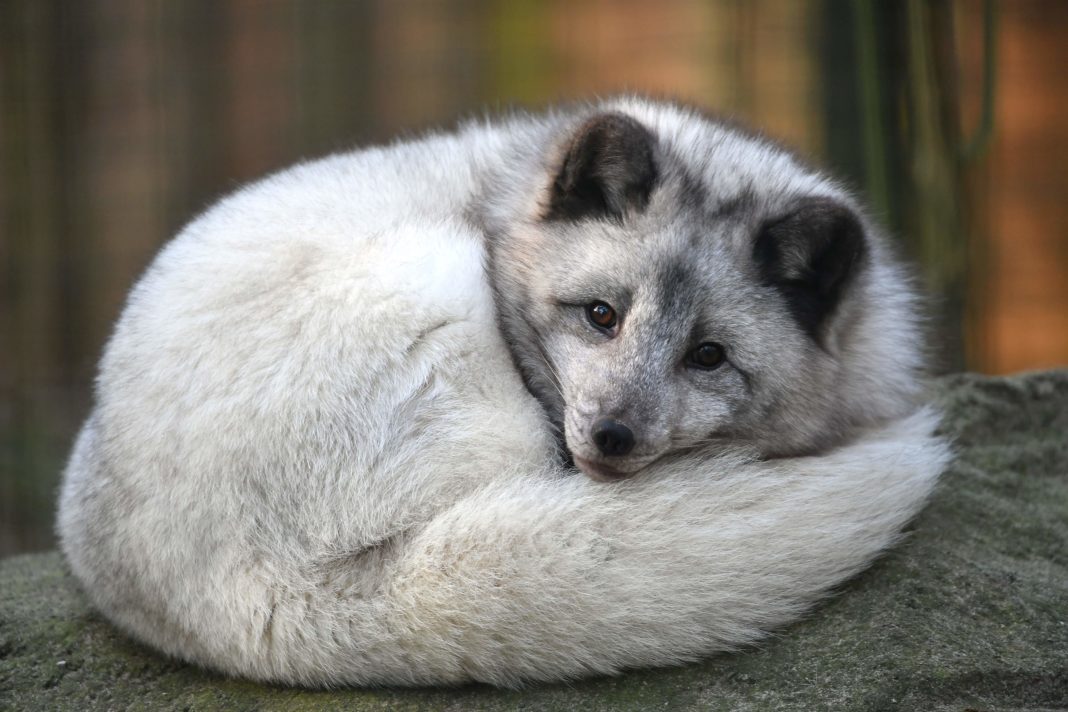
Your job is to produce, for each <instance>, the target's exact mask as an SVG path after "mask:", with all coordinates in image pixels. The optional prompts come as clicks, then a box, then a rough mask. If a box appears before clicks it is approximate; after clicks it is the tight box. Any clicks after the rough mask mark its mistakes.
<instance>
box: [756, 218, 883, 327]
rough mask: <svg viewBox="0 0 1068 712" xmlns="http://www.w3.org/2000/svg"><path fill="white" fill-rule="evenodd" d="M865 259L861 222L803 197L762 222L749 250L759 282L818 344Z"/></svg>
mask: <svg viewBox="0 0 1068 712" xmlns="http://www.w3.org/2000/svg"><path fill="white" fill-rule="evenodd" d="M867 255H868V246H867V242H866V238H865V235H864V227H863V225H861V222H860V218H859V217H858V216H857V215H856V213H854V212H853V210H851V209H850V208H849V207H847V206H845V205H843V204H842V203H839V202H838V201H836V200H833V199H830V198H807V199H805V200H804V201H802V202H801V203H800V204H799V205H797V206H796V207H795V208H794V210H793V211H792V212H790V213H789V214H788V215H786V216H785V217H781V218H777V219H775V220H773V221H771V222H768V223H766V224H765V225H764V227H763V228H762V229H761V230H760V234H759V235H757V239H756V243H755V244H754V246H753V257H754V259H755V261H756V263H757V265H758V267H759V269H760V274H761V278H762V279H763V281H764V283H765V284H768V285H770V286H772V287H775V288H776V289H777V290H779V292H781V293H782V295H783V296H784V297H785V298H786V302H787V305H788V306H789V308H790V312H791V313H792V314H793V316H794V318H795V319H796V320H797V322H798V323H799V324H800V325H801V327H802V328H803V329H805V331H807V332H808V333H809V335H810V336H812V338H814V339H816V340H817V341H818V340H819V337H820V334H821V332H822V329H823V326H824V324H825V323H826V322H827V319H828V317H830V316H831V315H832V314H833V313H834V310H835V309H836V308H837V306H838V304H839V302H840V301H841V299H842V295H843V294H844V292H845V290H846V287H848V286H849V284H850V282H851V281H852V280H853V278H854V277H855V275H856V274H857V273H858V272H859V271H861V270H862V269H863V268H864V265H865V263H866V262H867Z"/></svg>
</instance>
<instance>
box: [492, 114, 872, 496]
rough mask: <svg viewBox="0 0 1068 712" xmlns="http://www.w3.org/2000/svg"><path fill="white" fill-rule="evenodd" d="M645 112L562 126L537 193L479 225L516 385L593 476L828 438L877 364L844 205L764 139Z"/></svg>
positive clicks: (860, 263)
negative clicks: (530, 204) (518, 215)
mask: <svg viewBox="0 0 1068 712" xmlns="http://www.w3.org/2000/svg"><path fill="white" fill-rule="evenodd" d="M649 123H650V124H651V125H646V124H645V123H643V122H641V121H639V120H638V119H637V118H635V117H633V116H629V115H626V114H623V113H615V112H605V113H600V114H596V115H594V116H592V117H589V118H587V119H586V120H585V121H584V122H583V123H581V124H579V125H577V127H575V128H573V129H572V131H571V133H570V134H569V136H568V138H567V139H566V140H565V141H564V142H563V144H562V147H561V150H560V153H561V155H562V157H561V158H558V159H557V160H556V161H555V162H554V164H553V165H554V170H553V171H551V175H550V176H549V177H548V180H547V181H546V183H545V185H544V186H543V188H542V190H543V192H542V194H541V200H540V202H539V204H538V207H537V210H535V211H533V214H531V215H530V216H528V218H527V219H526V220H524V221H519V222H517V223H516V224H515V225H513V226H511V229H510V230H509V233H508V234H507V235H502V236H499V237H498V238H496V239H493V240H491V245H490V259H491V264H490V271H491V279H492V280H493V282H494V287H495V290H496V295H497V300H498V308H499V312H500V321H501V326H502V330H503V332H504V334H505V336H506V338H507V339H508V341H509V344H510V345H511V347H512V349H513V354H514V356H515V359H516V363H517V365H518V366H519V368H520V371H521V372H522V373H523V375H524V378H525V380H526V383H527V385H528V388H529V389H530V390H531V392H532V393H533V394H534V395H535V396H537V397H538V399H539V400H540V401H541V402H542V403H543V404H544V406H545V408H546V412H547V413H548V415H549V418H550V419H551V420H552V422H553V423H554V424H555V426H556V427H557V430H558V432H559V434H560V439H561V441H562V443H563V444H564V446H565V447H566V449H567V451H568V453H569V454H570V456H571V457H572V458H573V459H574V462H575V464H576V466H577V467H578V468H579V469H581V470H582V471H583V472H585V473H586V474H587V475H589V476H591V477H593V478H595V479H599V480H612V479H620V478H623V477H626V476H629V475H632V474H634V473H636V472H639V471H640V470H642V469H643V468H644V467H646V466H647V465H648V464H649V463H651V462H653V461H654V460H658V459H660V458H662V457H665V456H668V455H670V454H672V453H677V452H680V451H684V450H690V449H693V448H698V447H706V446H716V445H722V444H730V445H732V446H742V447H746V448H749V449H751V450H755V451H756V452H757V453H759V454H760V455H763V456H767V457H774V456H783V455H794V454H802V453H808V452H812V451H815V450H818V449H821V448H823V447H825V446H827V445H830V444H833V443H834V442H836V441H838V440H840V439H841V438H842V437H844V435H845V434H846V433H847V432H848V431H850V429H851V428H852V427H854V425H855V424H856V423H857V422H859V421H860V420H863V418H859V417H858V415H857V413H859V412H861V411H862V410H863V408H864V406H863V405H862V401H863V395H862V394H861V393H860V389H862V388H863V386H862V384H861V383H860V382H859V380H858V379H856V378H854V376H853V374H855V373H857V372H858V370H860V371H863V370H864V369H865V368H867V367H870V368H878V366H879V364H878V363H877V361H878V358H876V359H874V360H872V359H867V360H866V354H865V351H864V349H868V348H876V349H877V348H878V346H879V345H878V344H875V343H862V342H863V341H864V340H865V339H867V336H866V334H867V333H868V332H867V331H865V330H864V329H857V328H855V327H856V325H857V323H858V320H862V319H863V318H864V315H865V313H866V311H868V310H870V309H871V305H870V304H869V303H868V302H869V299H868V296H867V291H866V290H867V285H868V283H869V282H870V281H871V279H872V273H873V269H872V262H873V260H874V259H878V256H879V252H878V245H873V242H872V240H871V238H870V237H869V235H868V230H867V229H866V226H865V223H864V220H863V217H862V216H861V214H860V212H859V211H858V210H857V209H856V208H855V207H853V205H852V204H851V202H850V199H849V198H848V197H847V196H845V195H844V194H842V193H841V192H840V191H838V190H837V189H835V188H834V186H833V185H832V184H831V183H830V182H829V181H827V180H826V179H824V178H823V177H822V176H819V175H818V174H815V173H814V172H812V171H810V170H809V169H806V168H804V167H802V166H800V165H799V164H798V163H797V162H796V161H795V160H794V159H793V158H792V157H791V156H789V154H787V153H786V152H785V151H782V150H781V149H778V148H776V147H774V146H772V145H771V144H769V143H767V142H765V141H762V140H760V139H756V138H753V137H751V136H748V135H745V134H741V133H739V132H737V131H735V130H733V129H726V128H724V127H722V126H719V125H716V124H714V123H712V122H709V121H707V120H704V119H700V118H698V117H695V116H689V117H688V118H687V121H686V122H685V125H684V126H683V127H682V128H680V127H679V126H671V125H665V121H664V120H663V119H662V118H661V119H660V120H659V122H658V117H656V116H653V117H651V120H650V122H649ZM683 129H685V130H683ZM873 255H874V257H873ZM875 410H877V409H875Z"/></svg>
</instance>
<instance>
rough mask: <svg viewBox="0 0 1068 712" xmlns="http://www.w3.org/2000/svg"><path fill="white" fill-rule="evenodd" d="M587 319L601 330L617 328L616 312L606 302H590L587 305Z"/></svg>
mask: <svg viewBox="0 0 1068 712" xmlns="http://www.w3.org/2000/svg"><path fill="white" fill-rule="evenodd" d="M586 318H588V319H589V320H590V323H591V324H593V325H594V326H596V327H597V328H599V329H606V330H607V329H613V328H615V325H616V322H617V318H616V310H615V309H613V308H612V307H610V306H609V305H607V304H605V303H604V302H590V303H589V304H587V305H586Z"/></svg>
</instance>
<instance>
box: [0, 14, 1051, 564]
mask: <svg viewBox="0 0 1068 712" xmlns="http://www.w3.org/2000/svg"><path fill="white" fill-rule="evenodd" d="M1066 71H1068V3H1065V2H1063V1H1062V0H1013V1H1006V2H1002V3H999V4H995V3H993V2H985V1H984V0H957V1H956V2H950V1H947V0H930V1H921V0H902V1H901V2H873V1H870V0H869V1H864V0H855V1H849V0H811V1H807V2H801V1H799V0H657V1H656V2H649V1H645V0H619V1H609V0H589V1H587V0H566V1H565V0H551V1H548V2H536V1H534V0H519V1H514V2H506V1H505V0H471V1H462V0H442V1H436V2H430V1H403V2H402V1H397V0H362V1H356V0H353V1H348V2H345V1H341V0H304V1H299V0H228V1H222V0H167V1H161V0H106V1H105V0H76V1H75V0H70V1H64V0H0V555H5V554H10V553H15V552H19V551H29V550H35V549H42V548H48V547H51V546H54V543H55V542H54V538H53V534H52V519H53V509H54V500H55V494H56V486H57V484H58V479H59V473H60V471H61V469H62V467H63V464H64V461H65V458H66V456H67V452H68V450H69V448H70V444H71V440H72V438H73V435H74V433H75V432H76V429H77V427H78V425H79V424H80V422H81V420H82V419H83V418H84V417H85V416H86V414H87V412H88V409H89V404H90V387H91V380H92V377H93V372H94V365H95V362H96V359H97V358H98V356H99V353H100V350H101V348H102V346H103V344H104V341H105V339H106V338H107V335H108V332H109V329H110V325H111V323H112V322H113V321H114V319H115V318H116V316H117V314H118V312H119V310H120V308H121V304H122V300H123V298H124V295H125V293H126V291H127V289H128V288H129V286H130V284H131V282H132V281H133V280H134V279H135V278H136V277H137V275H138V274H139V273H140V272H141V271H142V270H143V269H144V268H145V266H146V264H147V263H148V261H149V259H150V258H151V257H152V255H153V253H154V252H155V251H156V250H157V249H158V248H159V246H160V245H161V244H162V243H163V242H164V241H165V240H167V239H168V237H169V236H170V235H173V234H174V232H175V231H176V230H178V229H179V228H180V227H181V226H182V224H183V223H185V222H186V221H188V220H189V219H190V218H191V217H193V216H194V215H195V214H196V213H197V212H198V211H200V210H201V209H203V208H205V207H206V206H207V205H209V204H210V203H211V202H212V201H214V200H215V199H217V198H218V197H220V196H221V195H223V194H225V193H227V192H229V191H231V190H233V189H234V188H235V187H236V186H238V185H239V184H241V183H242V182H245V181H247V180H250V179H252V178H255V177H257V176H260V175H262V174H264V173H266V172H268V171H272V170H274V169H277V168H281V167H283V166H285V165H287V164H290V163H293V162H294V161H297V160H301V159H305V158H310V157H314V156H318V155H322V154H324V153H328V152H331V151H339V150H347V149H350V148H353V147H355V146H359V145H363V144H366V143H368V142H379V141H385V140H388V139H389V138H391V137H394V136H397V135H411V134H412V133H413V132H418V131H420V130H422V129H424V128H427V127H434V126H450V125H452V124H453V123H454V122H455V121H456V119H457V118H458V117H463V116H465V115H471V114H474V113H480V112H482V111H483V110H488V111H490V112H492V111H495V110H497V109H499V108H502V107H510V106H514V105H520V106H530V107H533V108H536V107H540V106H543V105H545V104H546V103H549V102H552V101H556V100H561V99H568V98H576V97H587V96H591V95H594V94H602V95H603V94H608V93H611V92H617V91H621V90H636V91H642V92H650V93H653V94H657V95H666V96H670V97H676V98H680V99H684V100H687V101H691V102H695V103H698V104H700V105H703V106H705V107H709V108H713V109H715V110H717V111H719V112H722V113H726V114H728V115H733V116H735V117H737V118H739V119H741V120H743V121H745V122H748V123H752V124H755V125H756V126H758V127H760V128H762V129H763V130H764V131H766V132H767V133H768V134H770V135H772V136H774V137H778V138H780V139H782V140H784V141H786V142H788V143H790V144H792V145H794V146H796V147H798V148H799V149H801V151H802V152H803V153H805V154H807V155H808V156H810V157H811V158H812V159H813V160H814V161H815V162H816V163H818V164H820V165H823V166H825V167H827V168H829V169H830V170H832V171H834V172H835V173H837V174H838V175H840V176H841V177H842V178H843V179H844V180H845V181H846V182H847V183H848V184H850V185H852V186H853V187H854V188H856V189H857V190H858V191H860V192H862V193H863V194H865V195H866V198H867V201H868V203H869V204H870V206H871V207H872V210H873V212H874V213H875V215H877V216H878V217H879V218H880V219H881V220H882V221H883V223H884V224H885V225H886V226H887V227H888V228H889V229H890V230H891V232H892V233H893V234H894V235H895V237H896V239H898V240H899V241H900V242H901V244H902V245H903V251H904V252H905V254H907V255H908V256H909V257H910V259H912V260H913V261H914V262H915V263H916V264H917V266H918V270H919V272H920V273H921V274H922V275H923V278H924V280H925V282H926V284H927V286H928V289H929V291H930V293H931V294H932V313H933V315H934V317H933V319H934V323H935V325H936V327H937V328H936V330H935V333H936V334H937V336H938V343H937V344H936V351H937V357H938V361H937V364H938V368H939V369H940V370H943V371H949V370H958V369H965V368H966V369H971V370H977V371H982V372H987V373H1005V372H1012V371H1017V370H1022V369H1036V368H1045V367H1051V366H1056V365H1063V364H1066V363H1068V237H1066V232H1068V195H1066V193H1065V187H1066V185H1068V180H1066V178H1068V80H1066V77H1065V73H1066Z"/></svg>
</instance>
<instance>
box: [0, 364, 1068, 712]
mask: <svg viewBox="0 0 1068 712" xmlns="http://www.w3.org/2000/svg"><path fill="white" fill-rule="evenodd" d="M935 398H936V400H937V401H939V402H941V403H942V404H943V405H944V408H945V411H946V419H945V423H944V425H943V429H944V432H945V433H946V434H947V435H948V436H950V437H951V438H952V439H953V441H954V442H955V447H956V451H957V459H956V462H955V463H954V464H953V466H952V467H951V469H950V470H949V471H948V472H947V473H946V475H945V476H944V478H943V481H942V484H941V485H940V487H939V489H938V492H937V493H936V495H935V497H934V499H933V500H932V502H931V504H930V505H929V506H928V507H927V509H926V510H925V511H924V512H923V514H922V515H921V516H920V517H919V518H918V520H917V521H916V522H915V524H914V526H913V528H912V529H913V531H912V532H911V534H910V536H909V537H908V539H907V541H906V542H905V543H904V544H903V545H902V546H899V547H898V548H897V549H896V550H895V551H893V552H892V553H891V554H889V555H887V556H886V557H884V558H883V559H881V560H880V561H879V562H877V563H876V565H875V566H873V567H872V568H871V569H870V570H868V571H867V572H865V573H864V574H862V575H861V576H859V577H857V578H856V579H854V580H852V581H850V582H849V583H848V584H846V585H845V586H843V587H842V589H841V590H840V591H838V592H837V595H836V596H834V597H833V598H832V599H830V600H829V601H828V602H827V603H826V604H824V605H823V606H821V607H819V608H817V609H816V610H815V611H814V612H813V613H812V614H811V615H810V616H809V618H808V619H807V620H805V621H802V622H801V623H798V624H795V625H793V626H791V627H789V628H787V629H785V630H782V631H780V632H779V634H778V635H777V636H776V637H775V638H773V639H770V640H768V641H765V642H764V643H763V644H762V645H761V646H759V647H757V648H753V649H749V650H746V651H742V652H739V653H735V654H731V655H721V656H719V657H716V658H713V659H710V660H708V661H707V662H705V663H703V664H699V665H692V666H689V667H684V668H676V669H667V670H653V671H639V672H631V673H628V674H625V675H622V676H620V677H616V678H605V679H595V680H588V681H585V682H581V683H577V684H568V685H547V686H539V687H532V688H530V689H527V690H523V691H518V692H517V691H502V690H495V689H492V688H489V687H484V686H477V685H473V686H467V687H462V688H455V689H420V690H392V689H386V690H339V691H321V692H314V691H306V690H295V689H284V688H279V687H270V686H263V685H257V684H253V683H249V682H241V681H235V680H228V679H225V678H222V677H219V676H217V675H214V674H211V673H207V672H204V671H202V670H198V669H196V668H193V667H190V666H188V665H184V664H180V663H177V662H174V661H171V660H167V659H165V658H163V657H161V656H159V655H157V654H155V653H153V652H151V651H149V650H147V649H145V648H143V647H141V646H140V645H138V644H136V643H133V642H131V641H130V640H128V639H126V638H125V637H124V636H123V635H121V634H120V633H118V632H117V631H116V630H114V629H113V628H112V627H111V626H109V625H108V624H107V623H106V622H105V621H104V620H102V619H101V618H100V616H99V615H97V614H96V613H94V612H93V611H92V610H90V609H89V607H88V604H87V603H86V599H85V597H84V596H83V595H82V594H81V592H80V591H79V590H78V586H77V584H76V583H75V581H74V579H73V578H72V576H71V574H70V573H69V572H68V571H67V568H66V566H65V565H64V563H63V561H62V559H61V558H60V556H59V555H58V554H55V553H48V554H39V555H29V556H20V557H15V558H11V559H7V560H5V561H2V562H0V709H2V710H7V709H14V710H23V709H30V710H34V709H47V710H78V711H79V712H81V711H82V710H90V709H92V710H97V709H122V710H126V709H133V710H136V709H147V710H164V709H181V710H213V709H220V710H275V709H277V710H330V709H345V710H408V709H439V708H440V709H451V710H494V709H526V710H543V709H544V710H571V709H574V710H598V709H603V710H649V709H672V710H674V709H707V710H776V711H779V710H820V709H834V710H908V711H911V710H958V711H959V710H969V709H971V710H1039V709H1065V708H1068V371H1061V372H1053V373H1039V374H1030V375H1021V376H1014V377H1009V378H985V377H980V376H974V375H960V376H951V377H948V378H945V379H943V380H941V381H940V382H939V384H938V386H937V390H936V393H935Z"/></svg>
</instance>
